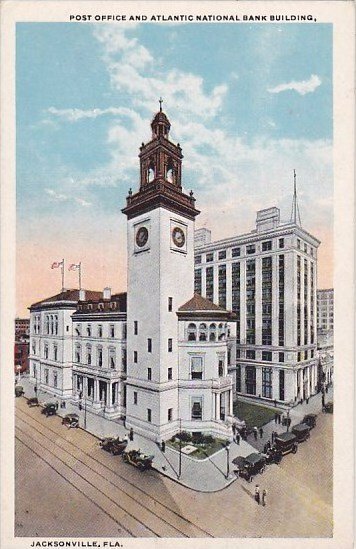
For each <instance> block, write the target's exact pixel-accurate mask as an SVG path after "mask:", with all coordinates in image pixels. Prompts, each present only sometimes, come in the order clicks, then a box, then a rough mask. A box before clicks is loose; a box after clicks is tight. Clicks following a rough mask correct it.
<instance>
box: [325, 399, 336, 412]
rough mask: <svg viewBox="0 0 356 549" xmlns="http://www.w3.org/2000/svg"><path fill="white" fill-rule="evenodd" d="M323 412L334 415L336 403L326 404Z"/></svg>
mask: <svg viewBox="0 0 356 549" xmlns="http://www.w3.org/2000/svg"><path fill="white" fill-rule="evenodd" d="M323 412H324V413H325V414H333V413H334V403H333V402H332V401H331V402H327V403H326V404H325V406H323Z"/></svg>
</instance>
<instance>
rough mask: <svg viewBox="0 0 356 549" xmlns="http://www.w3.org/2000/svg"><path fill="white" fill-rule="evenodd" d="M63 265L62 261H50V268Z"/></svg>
mask: <svg viewBox="0 0 356 549" xmlns="http://www.w3.org/2000/svg"><path fill="white" fill-rule="evenodd" d="M62 265H63V261H55V262H54V263H52V266H51V269H58V267H61V266H62Z"/></svg>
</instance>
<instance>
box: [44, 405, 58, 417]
mask: <svg viewBox="0 0 356 549" xmlns="http://www.w3.org/2000/svg"><path fill="white" fill-rule="evenodd" d="M56 413H57V405H56V404H55V403H54V402H45V404H44V405H43V408H42V411H41V414H44V415H45V416H46V417H48V416H55V415H56Z"/></svg>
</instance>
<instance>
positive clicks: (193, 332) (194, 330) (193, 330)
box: [187, 323, 197, 341]
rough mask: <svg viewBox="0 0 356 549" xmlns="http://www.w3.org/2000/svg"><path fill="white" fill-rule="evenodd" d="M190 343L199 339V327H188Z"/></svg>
mask: <svg viewBox="0 0 356 549" xmlns="http://www.w3.org/2000/svg"><path fill="white" fill-rule="evenodd" d="M187 331H188V341H196V339H197V327H196V325H195V324H192V323H191V324H189V325H188V330H187Z"/></svg>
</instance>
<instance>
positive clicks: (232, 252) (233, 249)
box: [231, 248, 241, 257]
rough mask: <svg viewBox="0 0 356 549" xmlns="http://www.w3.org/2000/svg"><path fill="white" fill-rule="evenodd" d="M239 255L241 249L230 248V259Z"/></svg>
mask: <svg viewBox="0 0 356 549" xmlns="http://www.w3.org/2000/svg"><path fill="white" fill-rule="evenodd" d="M240 255H241V248H232V250H231V256H232V257H240Z"/></svg>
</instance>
